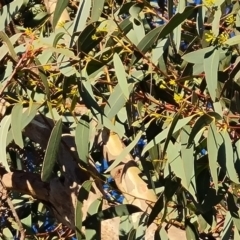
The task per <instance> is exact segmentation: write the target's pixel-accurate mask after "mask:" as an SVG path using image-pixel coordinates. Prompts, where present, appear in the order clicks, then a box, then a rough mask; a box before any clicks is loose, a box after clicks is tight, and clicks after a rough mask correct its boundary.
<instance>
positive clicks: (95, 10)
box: [91, 0, 105, 22]
mask: <svg viewBox="0 0 240 240" xmlns="http://www.w3.org/2000/svg"><path fill="white" fill-rule="evenodd" d="M104 3H105V0H93V6H92V11H91V22H96V21H98V19H99V17H100V16H101V14H102V10H103V7H104Z"/></svg>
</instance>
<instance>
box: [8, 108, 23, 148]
mask: <svg viewBox="0 0 240 240" xmlns="http://www.w3.org/2000/svg"><path fill="white" fill-rule="evenodd" d="M22 115H23V106H22V104H21V103H17V104H15V105H14V107H13V109H12V114H11V128H12V134H13V139H14V141H15V143H16V144H17V145H18V146H19V147H20V148H23V147H24V144H23V138H22Z"/></svg>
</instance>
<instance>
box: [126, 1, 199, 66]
mask: <svg viewBox="0 0 240 240" xmlns="http://www.w3.org/2000/svg"><path fill="white" fill-rule="evenodd" d="M194 9H195V7H192V6H188V7H186V8H185V9H184V11H183V12H182V13H177V14H175V15H174V16H173V17H172V18H171V19H170V21H169V22H168V23H167V24H166V25H165V26H164V27H162V26H160V27H157V28H155V29H153V30H152V31H150V32H149V33H148V34H147V35H146V36H145V37H144V38H143V39H142V40H141V41H140V42H139V44H138V45H137V49H138V51H139V52H141V54H139V52H137V53H136V52H135V53H134V54H133V56H132V59H131V65H133V64H134V63H136V62H137V61H138V60H140V59H141V57H142V54H145V53H146V52H147V51H149V50H150V49H151V47H152V45H153V44H154V43H155V42H156V41H157V40H158V39H163V38H165V37H166V36H167V35H168V34H169V33H171V32H172V31H173V30H174V29H175V28H176V27H177V26H178V25H180V24H181V23H182V22H183V21H184V20H185V19H187V17H188V16H190V14H192V12H193V11H194Z"/></svg>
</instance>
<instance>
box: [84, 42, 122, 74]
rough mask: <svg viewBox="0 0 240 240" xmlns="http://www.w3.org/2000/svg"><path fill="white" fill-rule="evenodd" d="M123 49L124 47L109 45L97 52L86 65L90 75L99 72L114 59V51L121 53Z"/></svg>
mask: <svg viewBox="0 0 240 240" xmlns="http://www.w3.org/2000/svg"><path fill="white" fill-rule="evenodd" d="M121 51H122V47H118V46H116V47H107V48H104V49H103V50H102V51H101V52H99V53H98V54H96V55H95V56H94V58H93V59H92V60H91V61H89V62H88V63H87V65H86V72H87V74H88V76H89V77H92V75H93V74H94V73H96V72H97V73H98V72H99V71H100V70H101V69H102V68H103V67H104V66H105V65H106V64H108V63H110V62H111V61H112V59H113V54H114V53H120V52H121Z"/></svg>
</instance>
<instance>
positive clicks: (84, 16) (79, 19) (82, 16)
mask: <svg viewBox="0 0 240 240" xmlns="http://www.w3.org/2000/svg"><path fill="white" fill-rule="evenodd" d="M91 7H92V1H89V0H81V2H80V4H79V6H78V10H77V13H76V16H75V18H74V22H73V28H72V31H70V33H71V35H73V33H75V32H81V31H83V29H84V28H85V27H86V24H87V20H88V17H89V15H90V10H91ZM73 45H74V37H72V38H71V42H70V45H69V47H70V48H72V47H73Z"/></svg>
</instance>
